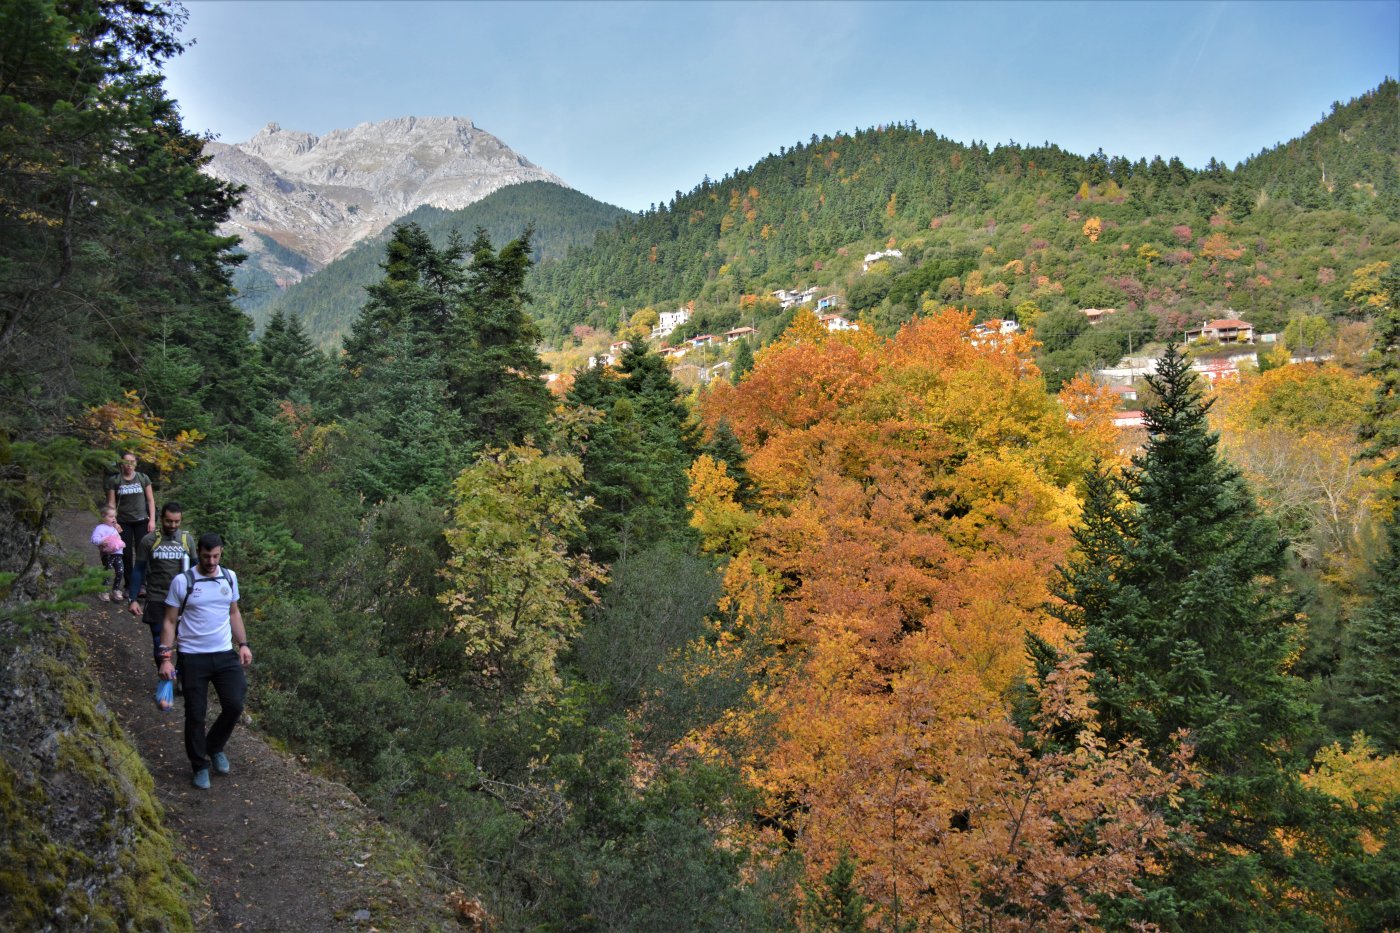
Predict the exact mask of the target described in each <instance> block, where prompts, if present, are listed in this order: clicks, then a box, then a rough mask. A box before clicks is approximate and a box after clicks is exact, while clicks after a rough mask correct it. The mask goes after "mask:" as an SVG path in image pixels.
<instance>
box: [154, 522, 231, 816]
mask: <svg viewBox="0 0 1400 933" xmlns="http://www.w3.org/2000/svg"><path fill="white" fill-rule="evenodd" d="M195 553H196V556H197V557H198V560H199V564H198V566H195V567H192V568H190V569H189V570H187V571H185V572H184V573H181V574H177V575H176V576H175V578H174V579H173V580H172V581H171V583H170V589H169V590H168V591H167V592H166V594H165V625H164V627H163V629H162V630H161V639H160V645H159V646H158V647H157V648H156V663H157V664H159V665H160V676H161V677H164V678H165V679H166V680H174V679H175V667H174V665H173V664H172V663H171V658H170V655H171V649H172V648H177V649H178V650H179V652H180V686H181V687H182V688H183V689H184V694H185V753H186V754H187V755H189V757H190V766H191V767H192V768H194V777H193V779H192V781H191V783H193V784H194V786H195V787H198V788H199V789H200V790H208V789H209V769H210V767H211V766H212V767H213V769H214V773H215V774H228V772H229V763H228V756H227V755H225V754H224V746H225V745H227V744H228V739H229V736H230V735H232V734H233V727H234V726H236V725H238V717H240V716H242V715H243V700H244V698H245V697H246V696H247V693H248V678H247V677H246V676H244V673H243V668H245V667H247V666H248V665H249V664H252V663H253V652H252V650H251V649H250V648H249V647H248V634H247V632H246V631H244V629H243V614H242V613H241V612H240V611H239V609H238V577H237V576H235V575H234V573H233V571H232V570H228V569H226V568H224V567H221V566H219V561H220V560H222V559H223V556H224V541H223V538H221V537H219V536H218V535H217V534H214V533H212V532H211V533H209V534H205V535H200V538H199V544H198V546H197V547H196V549H195ZM210 683H213V685H214V692H215V693H216V694H218V697H219V706H220V707H221V710H220V712H219V718H218V719H216V720H214V725H213V726H211V727H209V730H208V732H206V731H205V729H204V716H205V713H206V712H207V711H208V708H209V684H210Z"/></svg>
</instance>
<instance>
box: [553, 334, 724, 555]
mask: <svg viewBox="0 0 1400 933" xmlns="http://www.w3.org/2000/svg"><path fill="white" fill-rule="evenodd" d="M569 401H570V403H571V404H574V405H587V406H589V407H590V408H595V409H597V410H598V411H600V412H602V413H603V420H602V421H601V422H600V423H599V424H598V425H597V426H596V427H595V428H594V429H593V431H592V433H591V434H590V436H589V442H588V449H587V452H586V453H585V454H584V457H583V465H584V477H585V481H586V483H585V489H586V491H587V492H588V494H589V495H591V496H592V497H593V499H594V501H595V503H596V504H597V506H598V511H597V512H595V513H594V514H593V516H592V517H591V520H590V522H589V527H588V540H587V548H588V550H589V552H590V553H591V554H592V555H593V556H594V557H595V558H596V559H597V560H600V561H604V562H612V561H614V560H617V559H618V558H620V557H623V556H625V555H626V554H628V553H636V552H637V551H639V550H641V549H643V548H646V547H648V546H650V545H652V544H655V543H657V542H659V541H661V540H663V539H675V540H680V541H689V540H690V539H691V532H690V530H689V521H688V516H687V514H686V508H685V504H686V495H687V493H688V491H689V479H688V477H687V474H686V470H687V469H689V467H690V463H691V461H692V460H694V459H695V455H696V453H697V449H698V445H697V440H696V432H695V429H694V427H693V426H692V425H691V424H690V422H689V416H688V414H687V412H686V410H685V406H684V405H683V404H681V401H680V387H679V386H678V385H677V384H676V382H675V380H674V379H672V378H671V373H670V370H669V369H667V367H666V364H665V362H664V361H663V360H662V359H661V357H660V356H658V355H657V354H656V353H654V352H652V351H651V350H649V349H648V348H647V347H646V346H645V345H638V346H634V347H632V348H630V349H628V350H626V351H625V352H624V353H623V355H622V360H621V362H620V365H619V367H618V369H617V371H613V370H610V369H608V368H606V367H599V368H596V369H591V370H586V371H584V372H583V373H580V374H579V377H578V380H577V381H576V382H575V384H574V387H573V389H572V390H571V392H570V394H569Z"/></svg>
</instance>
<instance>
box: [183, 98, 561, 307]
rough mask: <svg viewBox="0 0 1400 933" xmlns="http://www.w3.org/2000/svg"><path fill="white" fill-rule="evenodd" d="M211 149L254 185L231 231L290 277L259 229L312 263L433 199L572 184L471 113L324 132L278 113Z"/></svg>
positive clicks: (232, 174) (456, 203) (231, 175)
mask: <svg viewBox="0 0 1400 933" xmlns="http://www.w3.org/2000/svg"><path fill="white" fill-rule="evenodd" d="M205 154H206V155H208V156H209V157H210V162H209V164H208V165H207V166H206V167H205V171H207V172H209V173H210V174H211V175H214V176H215V177H218V178H221V179H224V180H226V181H230V182H234V183H236V184H240V185H244V186H246V188H247V190H246V192H245V193H244V195H243V203H242V205H241V206H240V207H239V209H238V210H237V211H236V212H235V214H234V215H233V216H232V217H231V218H230V220H229V224H228V225H227V227H226V230H225V232H227V233H232V234H238V235H240V236H243V238H244V246H245V249H247V251H248V252H249V253H250V256H251V260H252V261H253V262H254V263H255V264H257V265H259V266H261V267H263V268H264V269H265V270H266V271H268V272H269V273H270V274H271V275H272V276H273V278H274V279H276V280H277V281H279V282H282V283H284V284H289V283H290V282H294V281H296V280H297V279H299V278H300V277H301V275H302V274H303V272H302V271H300V270H298V269H296V268H294V267H293V264H288V263H287V262H285V261H284V260H277V259H275V258H274V257H273V256H272V255H271V251H270V250H269V249H268V247H267V245H266V244H265V243H264V242H262V240H261V239H260V237H266V238H268V239H270V240H273V241H275V242H276V243H278V244H279V245H281V246H282V247H284V248H286V249H288V250H290V251H292V252H293V253H295V254H296V255H297V256H298V257H300V258H301V259H302V260H303V262H302V263H301V264H300V265H302V266H305V267H306V268H309V269H311V270H313V271H314V270H315V269H319V268H321V267H322V266H324V265H325V264H326V263H328V262H330V261H331V260H332V259H335V258H336V257H337V256H340V255H341V254H342V253H344V252H345V251H346V250H348V249H350V247H352V246H354V245H355V243H357V242H359V241H360V240H361V239H363V238H364V237H367V236H372V235H373V234H375V233H378V232H379V231H380V230H382V229H384V228H385V227H387V226H388V225H389V224H391V223H392V222H393V221H395V220H396V219H398V218H399V217H402V216H403V215H404V214H406V213H408V212H409V211H412V210H414V209H415V208H417V207H421V206H423V205H425V204H426V205H432V206H434V207H441V208H444V209H447V210H455V209H458V208H462V207H466V206H467V205H468V204H471V203H473V202H476V201H479V200H481V199H482V198H484V197H486V196H487V195H489V194H491V192H493V191H495V190H497V189H498V188H503V187H505V186H506V185H513V184H517V183H519V182H527V181H548V182H553V183H554V184H557V185H561V186H564V187H568V186H567V185H566V184H565V182H564V181H563V180H562V179H560V178H559V177H558V176H556V175H554V174H553V173H551V172H547V171H545V170H544V169H542V168H540V167H539V166H537V165H535V164H534V163H532V162H530V161H529V160H528V159H526V158H525V157H524V156H521V155H520V154H518V153H516V152H515V151H514V150H512V149H511V148H510V147H509V146H507V145H506V144H505V143H503V142H502V141H501V140H499V139H497V138H496V137H495V136H493V135H491V134H490V133H488V132H486V131H485V130H482V129H479V128H478V127H477V126H476V125H475V124H474V123H473V122H472V121H471V120H469V119H467V118H465V117H412V116H410V117H398V118H396V119H392V120H381V121H378V122H372V123H361V124H359V125H358V126H354V127H351V128H349V129H337V130H331V131H330V132H328V133H326V134H324V135H321V136H318V135H316V134H315V133H310V132H307V131H305V130H287V129H283V128H282V126H281V125H280V124H278V123H275V122H272V123H268V124H267V125H266V126H264V127H263V128H262V129H261V130H259V131H258V132H257V134H256V135H254V136H253V138H252V139H250V140H248V141H247V142H242V143H228V144H224V143H210V144H208V146H207V147H206V148H205ZM252 234H257V235H259V236H253V235H252Z"/></svg>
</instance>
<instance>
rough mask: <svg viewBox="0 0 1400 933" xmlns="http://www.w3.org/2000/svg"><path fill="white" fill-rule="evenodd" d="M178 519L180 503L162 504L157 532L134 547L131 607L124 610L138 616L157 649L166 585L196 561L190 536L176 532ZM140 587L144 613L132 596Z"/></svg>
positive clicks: (189, 533)
mask: <svg viewBox="0 0 1400 933" xmlns="http://www.w3.org/2000/svg"><path fill="white" fill-rule="evenodd" d="M182 518H183V516H182V515H181V511H180V503H178V502H167V503H165V505H164V506H163V507H162V508H161V510H160V530H159V531H153V532H151V533H150V534H148V535H146V537H144V538H142V539H141V543H140V544H138V545H137V546H136V559H135V567H134V568H133V571H132V573H133V574H134V576H133V579H132V581H131V596H130V599H131V603H130V605H129V606H128V607H127V608H128V609H129V610H130V611H131V614H132V615H134V616H135V615H139V616H141V621H142V622H145V623H146V626H147V627H148V628H150V630H151V642H152V644H154V645H156V646H159V645H160V630H161V626H162V625H164V624H165V594H166V593H167V592H169V591H170V581H171V580H174V579H175V577H176V576H177V575H179V574H182V573H184V572H185V571H186V570H189V569H190V565H191V564H193V563H194V561H195V560H196V557H195V546H194V540H195V539H194V534H193V533H192V532H190V531H186V530H183V529H181V528H180V521H181V519H182ZM143 583H144V584H145V586H146V608H145V611H144V612H143V611H142V609H141V604H140V603H139V602H138V601H137V600H136V596H135V594H137V593H139V592H141V585H142V584H143Z"/></svg>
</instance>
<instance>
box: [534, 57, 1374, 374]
mask: <svg viewBox="0 0 1400 933" xmlns="http://www.w3.org/2000/svg"><path fill="white" fill-rule="evenodd" d="M1398 88H1400V85H1397V83H1396V82H1395V81H1394V80H1389V79H1388V80H1386V81H1385V82H1384V83H1382V84H1381V85H1380V86H1379V87H1378V88H1376V89H1375V90H1374V91H1372V92H1370V93H1368V94H1366V95H1363V96H1362V97H1360V98H1357V99H1356V100H1353V101H1351V102H1350V103H1347V104H1344V105H1339V106H1337V107H1336V108H1335V109H1334V111H1333V112H1332V113H1331V114H1330V115H1329V116H1328V117H1327V118H1326V119H1325V120H1324V121H1323V122H1321V123H1319V124H1318V125H1317V126H1316V127H1314V128H1313V129H1312V130H1311V131H1309V132H1308V133H1307V134H1306V135H1305V136H1303V137H1301V138H1300V139H1298V140H1295V141H1294V142H1291V143H1288V144H1286V145H1284V146H1280V147H1279V148H1277V149H1274V150H1271V151H1265V152H1261V153H1260V154H1259V155H1257V156H1255V157H1254V158H1252V159H1250V160H1249V161H1247V162H1246V163H1244V164H1243V165H1241V166H1238V167H1236V168H1235V169H1233V170H1232V169H1229V168H1227V167H1225V166H1224V165H1220V164H1216V163H1214V162H1212V163H1211V164H1210V165H1208V166H1207V167H1206V168H1204V169H1202V170H1192V169H1188V168H1187V167H1186V166H1184V165H1183V164H1182V163H1181V161H1180V160H1178V159H1176V158H1173V157H1171V155H1170V153H1167V154H1164V157H1159V158H1154V159H1152V160H1150V161H1148V160H1138V161H1136V162H1132V161H1129V160H1126V159H1123V158H1117V157H1108V156H1105V155H1104V154H1103V153H1102V152H1098V153H1095V154H1093V155H1090V156H1088V157H1081V156H1078V155H1075V154H1072V153H1068V152H1065V151H1064V150H1062V149H1060V148H1059V147H1057V146H1055V145H1053V144H1050V143H1047V144H1044V145H1038V146H1037V145H1026V144H1010V145H1002V146H996V147H993V148H988V147H987V146H986V145H983V144H980V143H972V144H968V145H964V144H961V143H957V142H954V141H952V140H949V139H946V138H944V137H941V136H939V135H938V134H937V133H936V132H931V131H927V130H919V129H917V128H916V127H914V126H912V125H910V126H905V125H893V126H884V127H877V128H872V129H866V130H860V131H857V132H855V133H851V134H838V135H836V136H828V137H822V138H820V139H819V138H817V137H816V136H813V137H812V138H811V139H810V140H809V141H808V142H806V143H802V144H799V145H796V146H794V147H792V148H791V149H786V150H783V151H781V152H780V153H778V154H777V155H772V156H769V157H767V158H765V159H763V160H761V161H759V162H758V163H757V164H755V165H754V166H753V167H752V168H750V169H746V170H743V171H736V172H735V173H734V174H733V175H729V176H726V177H725V178H723V179H720V180H719V181H711V180H710V179H705V180H704V181H703V182H702V183H701V184H700V185H699V186H697V187H696V188H695V189H693V190H692V191H690V192H689V193H686V194H682V193H681V192H676V194H675V197H674V198H673V199H672V200H671V201H670V202H669V203H667V204H665V205H661V206H659V207H656V208H655V209H653V210H650V211H647V212H646V213H645V214H643V215H641V216H638V217H630V218H627V219H624V220H623V221H622V222H621V223H620V224H619V225H618V226H617V227H615V228H614V229H612V230H610V231H608V232H607V233H604V234H602V235H600V236H599V237H598V239H597V240H596V241H595V242H594V243H593V244H592V245H591V246H589V247H587V248H584V249H579V250H575V251H574V252H573V253H571V254H570V256H569V257H568V258H567V259H566V260H565V261H563V262H561V263H543V264H541V266H540V267H539V269H538V270H537V274H536V277H535V278H534V279H533V280H532V282H531V290H532V293H533V295H534V297H535V310H536V315H537V317H538V318H539V319H540V321H541V326H542V327H543V328H544V331H545V333H546V335H547V336H549V337H550V338H551V340H552V341H567V339H568V337H569V334H570V330H571V328H572V327H574V326H576V325H579V324H584V325H588V326H591V327H593V328H600V329H607V330H610V331H613V332H614V333H615V332H617V331H618V330H619V329H620V328H621V327H622V326H625V325H626V324H627V322H628V320H629V317H630V315H631V314H633V313H635V312H636V311H637V310H638V309H640V308H643V307H647V306H651V307H654V308H655V309H656V310H658V311H666V310H672V309H673V308H674V307H675V306H679V305H681V304H686V303H689V302H694V303H695V312H696V313H695V317H694V318H693V319H692V321H691V323H690V325H689V326H688V327H687V328H686V329H684V330H682V331H681V332H680V333H678V334H677V335H676V337H677V338H683V337H685V336H688V335H690V334H696V333H706V332H711V333H722V332H724V331H725V330H726V329H728V328H731V327H735V326H738V325H740V324H745V325H757V326H758V327H759V329H760V330H761V331H764V330H767V331H768V332H771V331H772V328H771V327H769V328H765V327H764V324H765V323H766V322H767V321H769V320H771V319H773V318H776V317H778V315H779V312H778V309H777V307H776V304H774V303H771V302H766V301H765V299H766V296H767V294H768V293H769V292H770V291H773V290H776V289H779V288H789V289H798V288H803V287H806V286H811V285H818V286H820V287H821V289H822V291H821V293H822V294H823V295H826V294H828V293H835V294H837V295H840V296H842V298H843V299H844V307H845V309H846V311H847V312H849V313H850V314H852V315H856V314H858V315H860V316H861V317H862V319H864V320H866V321H868V322H869V323H870V324H871V325H872V326H874V327H875V328H876V329H877V330H878V331H879V332H881V333H884V334H887V335H890V334H893V332H894V330H895V329H896V328H897V327H898V326H899V325H900V324H901V323H903V322H904V321H907V320H909V319H910V318H911V317H912V316H913V315H914V314H915V313H917V312H920V311H922V310H924V309H925V308H926V307H937V306H941V305H944V304H954V305H957V306H959V307H966V308H969V309H971V310H973V311H975V312H976V313H977V314H978V316H979V318H989V317H999V318H1011V319H1018V320H1020V322H1021V323H1022V324H1025V325H1029V324H1037V330H1038V333H1039V335H1040V338H1041V340H1042V341H1043V342H1044V348H1043V351H1042V354H1043V355H1042V362H1043V363H1044V364H1045V365H1046V366H1047V369H1048V370H1049V371H1050V373H1051V375H1052V377H1053V378H1054V380H1055V381H1057V382H1058V381H1059V380H1060V379H1062V378H1067V376H1068V375H1070V374H1072V373H1073V372H1075V371H1076V370H1079V369H1082V368H1084V367H1086V366H1088V365H1090V364H1092V363H1098V364H1100V365H1102V364H1104V363H1105V362H1112V361H1113V360H1116V359H1117V357H1118V356H1119V355H1121V354H1122V353H1124V352H1126V351H1127V350H1128V349H1129V347H1130V346H1132V345H1134V344H1136V345H1137V346H1141V345H1142V343H1143V342H1145V341H1148V340H1154V339H1162V338H1165V337H1168V336H1170V335H1173V334H1176V335H1180V334H1181V332H1182V330H1183V329H1184V328H1185V327H1186V326H1188V325H1190V324H1194V323H1198V322H1200V321H1202V320H1206V319H1208V318H1213V317H1222V316H1227V315H1225V314H1224V312H1225V311H1226V310H1227V309H1232V310H1233V311H1234V312H1235V313H1236V314H1238V315H1239V316H1241V317H1244V318H1245V319H1247V320H1249V321H1250V322H1251V323H1253V324H1255V325H1256V327H1258V328H1259V329H1260V330H1261V331H1279V330H1282V329H1283V327H1284V325H1285V324H1286V323H1287V322H1288V321H1289V320H1290V319H1291V318H1293V317H1295V316H1298V315H1304V314H1308V315H1322V316H1324V317H1326V318H1328V319H1333V318H1337V317H1344V316H1347V315H1353V316H1354V315H1356V314H1358V313H1359V311H1360V307H1361V305H1363V304H1364V302H1365V297H1366V296H1365V294H1360V295H1358V294H1353V292H1352V290H1353V288H1354V286H1355V284H1356V283H1355V279H1354V276H1355V275H1356V273H1357V271H1358V270H1361V269H1364V268H1365V267H1367V266H1368V265H1370V264H1372V263H1375V262H1377V261H1382V260H1385V259H1388V258H1391V257H1392V256H1393V255H1394V254H1395V252H1396V250H1397V247H1400V145H1397V143H1400V140H1397V129H1396V127H1397V125H1400V102H1397V89H1398ZM887 248H895V249H898V250H900V251H901V253H902V254H903V255H902V256H901V257H899V258H889V259H885V260H883V261H880V262H877V263H875V265H874V266H873V267H872V268H871V269H869V270H868V271H865V270H863V268H862V267H863V265H864V263H863V258H864V256H865V255H866V254H867V253H871V252H875V251H880V250H884V249H887ZM1363 277H1364V276H1363ZM746 296H749V297H746ZM1081 308H1113V309H1117V310H1118V311H1119V312H1127V313H1126V314H1125V313H1119V314H1118V315H1116V316H1115V317H1114V318H1112V319H1111V320H1110V321H1109V322H1107V323H1106V324H1105V326H1104V327H1101V328H1095V329H1094V332H1093V333H1092V334H1090V333H1089V330H1090V327H1089V324H1088V323H1087V321H1086V320H1085V319H1084V318H1083V317H1082V316H1081V315H1078V314H1077V313H1076V312H1078V310H1079V309H1081ZM1079 338H1082V339H1079Z"/></svg>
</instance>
